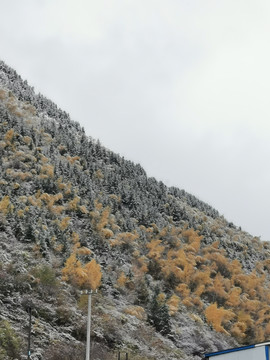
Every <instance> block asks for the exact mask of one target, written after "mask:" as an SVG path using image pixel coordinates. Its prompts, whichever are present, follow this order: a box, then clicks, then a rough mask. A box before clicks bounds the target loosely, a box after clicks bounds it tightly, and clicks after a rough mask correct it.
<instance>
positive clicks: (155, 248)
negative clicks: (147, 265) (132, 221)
mask: <svg viewBox="0 0 270 360" xmlns="http://www.w3.org/2000/svg"><path fill="white" fill-rule="evenodd" d="M161 243H162V241H161V240H158V239H153V240H152V241H151V242H150V243H149V244H147V245H146V246H147V248H148V249H149V252H148V254H147V256H148V257H150V258H152V259H155V260H158V259H160V258H161V254H162V252H163V251H164V249H165V247H164V246H162V245H160V244H161Z"/></svg>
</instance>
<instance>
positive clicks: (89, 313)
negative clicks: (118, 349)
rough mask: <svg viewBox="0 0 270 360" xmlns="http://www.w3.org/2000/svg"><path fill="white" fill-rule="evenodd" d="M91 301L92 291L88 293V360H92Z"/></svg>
mask: <svg viewBox="0 0 270 360" xmlns="http://www.w3.org/2000/svg"><path fill="white" fill-rule="evenodd" d="M91 301H92V290H90V291H88V313H87V314H88V315H87V338H86V360H90V338H91Z"/></svg>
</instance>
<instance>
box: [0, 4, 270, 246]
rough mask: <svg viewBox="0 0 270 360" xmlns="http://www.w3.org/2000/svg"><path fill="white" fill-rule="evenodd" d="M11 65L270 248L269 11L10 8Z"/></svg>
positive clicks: (3, 43)
mask: <svg viewBox="0 0 270 360" xmlns="http://www.w3.org/2000/svg"><path fill="white" fill-rule="evenodd" d="M0 5H1V22H0V50H1V55H0V57H1V59H2V60H4V61H5V62H6V63H7V64H8V65H10V66H11V67H13V68H15V69H16V71H17V72H18V73H19V74H20V75H21V76H22V77H23V78H25V79H27V80H28V83H29V84H30V85H33V86H34V87H35V89H36V90H37V91H40V92H41V93H43V94H44V95H45V96H47V97H49V98H50V99H52V100H53V101H55V102H56V103H57V104H58V105H59V106H60V107H61V108H62V109H63V110H65V111H67V112H69V113H70V115H71V117H72V119H74V120H76V121H79V122H80V123H81V124H82V125H83V126H84V127H85V130H86V133H87V134H88V135H91V136H92V137H94V138H96V139H100V141H101V143H102V144H103V145H105V146H106V147H108V148H109V149H111V150H113V151H115V152H117V153H120V154H121V155H123V156H125V158H127V159H129V160H133V161H134V162H136V163H140V164H141V165H142V166H143V167H144V168H145V170H146V171H147V173H148V175H149V176H155V177H156V178H157V179H158V180H162V181H163V182H164V183H165V184H166V185H169V186H171V185H173V186H177V187H179V188H181V189H185V190H186V191H188V192H190V193H192V194H193V195H196V196H197V197H199V198H200V199H201V200H203V201H205V202H207V203H209V204H210V205H212V206H213V207H215V208H216V209H217V210H218V211H219V212H220V213H221V214H223V215H224V216H225V217H226V218H227V219H228V220H229V221H233V222H234V223H235V224H236V225H237V226H241V227H242V229H243V230H246V231H248V232H250V233H251V234H252V235H254V236H261V239H262V240H270V222H269V205H268V203H269V201H270V166H269V153H270V121H269V119H270V106H269V95H270V42H269V34H270V21H269V19H270V2H269V1H267V0H265V1H264V0H256V1H249V0H237V1H235V0H203V1H202V0H163V1H160V0H38V1H37V0H24V1H22V0H0Z"/></svg>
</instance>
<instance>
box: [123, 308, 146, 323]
mask: <svg viewBox="0 0 270 360" xmlns="http://www.w3.org/2000/svg"><path fill="white" fill-rule="evenodd" d="M124 313H125V314H128V315H132V316H135V317H136V318H137V319H139V320H144V319H145V318H146V315H145V311H144V308H143V307H141V306H128V307H127V308H125V309H124Z"/></svg>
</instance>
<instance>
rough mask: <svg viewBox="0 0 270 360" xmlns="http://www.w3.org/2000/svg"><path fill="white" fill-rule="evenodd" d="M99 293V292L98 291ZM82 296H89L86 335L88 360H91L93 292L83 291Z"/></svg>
mask: <svg viewBox="0 0 270 360" xmlns="http://www.w3.org/2000/svg"><path fill="white" fill-rule="evenodd" d="M96 292H97V291H96ZM81 294H84V295H88V311H87V335H86V357H85V358H86V360H90V350H91V346H90V340H91V305H92V304H91V303H92V294H93V291H92V290H82V291H81Z"/></svg>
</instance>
